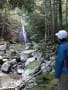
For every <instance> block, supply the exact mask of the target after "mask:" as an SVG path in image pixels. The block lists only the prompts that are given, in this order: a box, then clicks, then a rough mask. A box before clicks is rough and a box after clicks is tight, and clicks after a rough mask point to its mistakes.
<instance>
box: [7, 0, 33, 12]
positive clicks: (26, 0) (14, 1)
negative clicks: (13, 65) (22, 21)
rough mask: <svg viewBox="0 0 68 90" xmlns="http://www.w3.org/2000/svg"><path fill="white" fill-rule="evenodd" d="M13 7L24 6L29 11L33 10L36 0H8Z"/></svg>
mask: <svg viewBox="0 0 68 90" xmlns="http://www.w3.org/2000/svg"><path fill="white" fill-rule="evenodd" d="M8 2H9V4H10V6H11V8H12V9H14V8H15V7H19V8H22V7H23V8H24V9H26V10H27V11H28V12H29V13H30V12H32V11H33V7H34V1H33V0H8Z"/></svg>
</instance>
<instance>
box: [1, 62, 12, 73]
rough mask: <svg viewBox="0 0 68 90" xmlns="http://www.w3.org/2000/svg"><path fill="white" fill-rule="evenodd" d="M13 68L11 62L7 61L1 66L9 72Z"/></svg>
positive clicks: (4, 70)
mask: <svg viewBox="0 0 68 90" xmlns="http://www.w3.org/2000/svg"><path fill="white" fill-rule="evenodd" d="M10 68H11V64H10V63H9V62H5V63H4V64H3V65H2V66H1V70H2V71H3V72H5V73H9V71H10Z"/></svg>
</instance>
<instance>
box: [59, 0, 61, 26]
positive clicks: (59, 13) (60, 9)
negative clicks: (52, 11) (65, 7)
mask: <svg viewBox="0 0 68 90" xmlns="http://www.w3.org/2000/svg"><path fill="white" fill-rule="evenodd" d="M59 24H60V27H61V28H62V0H59Z"/></svg>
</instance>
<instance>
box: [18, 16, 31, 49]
mask: <svg viewBox="0 0 68 90" xmlns="http://www.w3.org/2000/svg"><path fill="white" fill-rule="evenodd" d="M21 25H22V28H21V31H20V37H19V39H20V41H24V43H25V46H26V47H27V49H28V47H29V46H28V43H29V39H28V37H27V32H26V29H25V25H26V23H25V21H24V20H23V18H22V16H21Z"/></svg>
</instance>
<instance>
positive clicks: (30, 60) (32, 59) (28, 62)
mask: <svg viewBox="0 0 68 90" xmlns="http://www.w3.org/2000/svg"><path fill="white" fill-rule="evenodd" d="M35 60H36V58H35V57H31V58H28V59H27V61H26V63H25V66H26V65H28V64H30V63H31V62H33V61H35Z"/></svg>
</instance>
